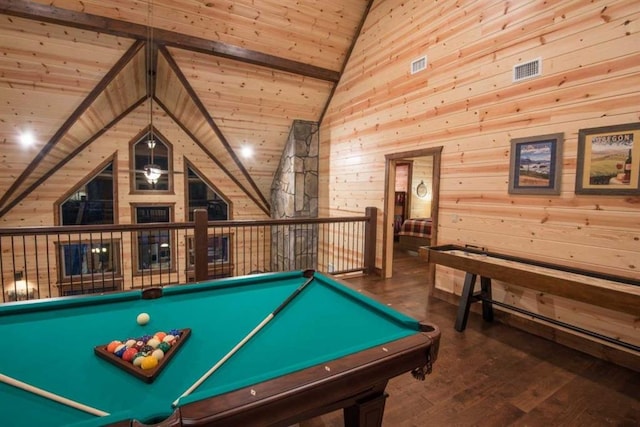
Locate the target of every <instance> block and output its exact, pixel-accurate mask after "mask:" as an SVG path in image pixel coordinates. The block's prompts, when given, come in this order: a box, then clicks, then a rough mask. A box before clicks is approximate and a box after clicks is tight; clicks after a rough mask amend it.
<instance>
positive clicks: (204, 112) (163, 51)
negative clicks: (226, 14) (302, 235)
mask: <svg viewBox="0 0 640 427" xmlns="http://www.w3.org/2000/svg"><path fill="white" fill-rule="evenodd" d="M159 50H160V53H161V54H162V55H163V56H164V58H165V59H166V61H167V63H168V64H169V67H170V68H171V69H172V70H173V72H174V73H175V75H176V76H177V77H178V80H180V83H182V85H183V86H184V89H185V90H186V91H187V93H188V94H189V97H190V98H191V100H192V101H193V103H194V104H195V105H196V107H197V108H198V110H199V111H200V113H201V114H202V116H203V117H204V118H205V120H206V121H207V123H208V124H209V126H210V127H211V129H212V130H213V131H214V132H215V134H216V136H217V137H218V139H220V142H221V143H222V145H223V146H224V147H225V148H226V149H227V152H228V153H229V155H230V156H231V158H232V159H233V161H234V162H235V163H236V165H237V166H238V168H239V169H240V171H241V172H242V174H243V175H244V176H245V178H246V179H247V180H248V181H249V184H251V187H252V188H253V189H254V190H255V192H256V193H257V194H258V195H259V196H260V198H261V199H262V201H263V202H264V204H265V206H267V207H269V209H271V207H270V204H269V202H268V201H267V200H266V199H265V198H264V195H263V194H262V192H261V191H260V189H259V188H258V186H257V185H256V183H255V181H254V180H253V178H251V174H250V173H249V172H248V171H247V169H246V168H245V167H244V165H243V164H242V162H241V161H240V159H239V158H238V156H237V155H236V153H235V151H233V148H232V147H231V144H229V141H227V138H226V137H225V136H224V134H223V133H222V131H221V130H220V128H219V127H218V125H217V124H216V122H215V121H214V120H213V117H211V114H209V111H208V110H207V108H206V107H205V106H204V104H203V103H202V101H201V100H200V98H199V97H198V95H197V94H196V91H195V89H193V87H192V86H191V84H190V83H189V81H188V80H187V78H186V77H185V75H184V73H183V72H182V70H180V67H178V64H176V61H175V60H174V59H173V57H172V56H171V54H170V53H169V51H168V50H167V48H166V47H164V46H161V47H160V48H159Z"/></svg>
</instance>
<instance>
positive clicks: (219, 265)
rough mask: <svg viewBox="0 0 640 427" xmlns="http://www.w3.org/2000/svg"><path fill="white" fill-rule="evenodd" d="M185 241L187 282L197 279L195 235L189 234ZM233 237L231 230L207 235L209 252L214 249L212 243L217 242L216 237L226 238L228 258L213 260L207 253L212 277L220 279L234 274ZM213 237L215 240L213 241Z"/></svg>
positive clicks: (208, 275)
mask: <svg viewBox="0 0 640 427" xmlns="http://www.w3.org/2000/svg"><path fill="white" fill-rule="evenodd" d="M185 237H186V241H185V248H186V260H185V263H186V271H185V273H186V274H185V276H186V280H187V282H193V281H194V280H195V236H193V235H187V236H185ZM233 237H234V233H233V232H231V231H229V232H225V233H213V234H209V235H208V236H207V252H209V251H210V250H211V249H212V243H213V244H215V239H223V240H225V239H226V247H227V248H226V259H222V260H215V259H214V260H211V261H209V256H208V254H207V258H208V262H207V277H208V278H210V279H218V278H222V277H233V276H234V267H235V265H234V263H233V252H234V251H233ZM212 239H213V241H212Z"/></svg>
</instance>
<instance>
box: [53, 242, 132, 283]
mask: <svg viewBox="0 0 640 427" xmlns="http://www.w3.org/2000/svg"><path fill="white" fill-rule="evenodd" d="M54 243H55V247H56V251H55V253H56V265H57V278H58V282H57V286H58V288H59V293H60V295H61V296H68V295H78V294H91V293H98V292H109V291H118V290H122V285H123V280H124V278H123V271H122V267H123V266H122V239H121V238H108V239H103V238H97V239H92V238H90V239H86V238H73V239H71V238H70V239H69V240H68V241H61V240H59V241H57V242H54ZM107 245H108V246H110V247H111V250H110V251H109V253H110V259H111V261H112V264H113V267H112V269H110V270H108V271H105V270H102V271H89V272H87V273H83V272H80V273H79V274H67V272H66V270H67V265H66V263H65V260H67V259H68V258H69V257H68V256H67V254H66V253H65V249H66V248H69V247H71V246H89V247H90V249H91V253H92V254H94V253H96V252H94V251H93V249H102V248H104V247H106V246H107ZM86 255H87V253H84V254H83V255H81V259H82V258H84V257H85V256H86ZM89 260H90V261H91V264H93V261H94V258H93V256H91V258H89ZM96 285H98V286H96ZM108 285H110V286H108Z"/></svg>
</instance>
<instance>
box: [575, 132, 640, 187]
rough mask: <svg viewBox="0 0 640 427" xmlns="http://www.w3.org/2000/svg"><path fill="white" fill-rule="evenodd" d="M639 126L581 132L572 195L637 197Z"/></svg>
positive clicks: (639, 152) (638, 180) (639, 174)
mask: <svg viewBox="0 0 640 427" xmlns="http://www.w3.org/2000/svg"><path fill="white" fill-rule="evenodd" d="M639 163H640V123H631V124H624V125H615V126H605V127H598V128H590V129H581V130H580V131H579V133H578V164H577V165H576V194H602V195H624V194H640V191H639V185H640V183H639V182H640V167H639Z"/></svg>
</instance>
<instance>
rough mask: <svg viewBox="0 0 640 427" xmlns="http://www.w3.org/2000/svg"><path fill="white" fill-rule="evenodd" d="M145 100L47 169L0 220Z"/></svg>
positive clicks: (3, 212) (14, 201) (7, 208)
mask: <svg viewBox="0 0 640 427" xmlns="http://www.w3.org/2000/svg"><path fill="white" fill-rule="evenodd" d="M146 100H147V97H146V95H145V96H143V97H141V98H140V99H139V100H137V101H136V102H134V103H133V104H132V105H131V106H130V107H129V108H127V109H126V110H124V111H123V112H122V113H120V114H118V116H116V117H115V118H114V119H113V120H111V121H110V122H109V123H108V124H107V125H106V126H105V127H103V128H102V129H100V130H99V131H98V132H96V133H95V134H93V135H92V136H91V137H90V138H89V139H87V140H86V141H85V142H83V143H82V144H81V145H79V146H78V147H76V149H75V150H73V151H72V152H71V153H69V155H67V156H66V157H65V158H64V159H62V160H61V161H59V162H58V163H57V164H56V165H55V166H54V167H53V168H51V169H49V170H48V171H47V172H46V173H45V174H44V175H42V176H41V177H40V178H38V180H37V181H36V182H34V183H33V184H31V185H30V186H29V188H27V189H26V190H25V191H23V192H22V193H20V195H19V196H18V197H16V198H15V199H13V200H12V201H11V202H10V203H9V204H8V205H7V206H5V207H3V208H2V210H1V211H0V218H1V217H2V216H3V215H5V214H6V213H7V212H9V211H10V210H11V209H12V208H13V207H14V206H15V205H17V204H18V203H20V202H21V201H22V200H23V199H24V198H25V197H27V196H28V195H29V194H31V193H32V192H33V191H34V190H35V189H36V188H38V187H39V186H40V185H42V183H44V182H45V181H46V180H47V179H49V177H51V175H53V174H54V173H56V172H57V171H58V170H60V169H61V168H62V167H63V166H64V165H66V164H67V163H69V161H71V160H72V159H73V158H74V157H76V156H77V155H78V154H80V153H81V152H82V150H84V149H85V148H87V147H88V146H89V144H91V143H92V142H93V141H95V140H96V139H98V138H99V137H101V136H102V135H103V134H104V133H106V132H107V131H108V130H109V129H111V128H112V127H113V126H115V125H116V124H117V123H118V122H119V121H120V120H122V119H123V118H125V117H126V116H127V115H129V113H131V112H132V111H133V110H135V109H136V108H138V107H139V106H140V105H142V103H143V102H144V101H146Z"/></svg>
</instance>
